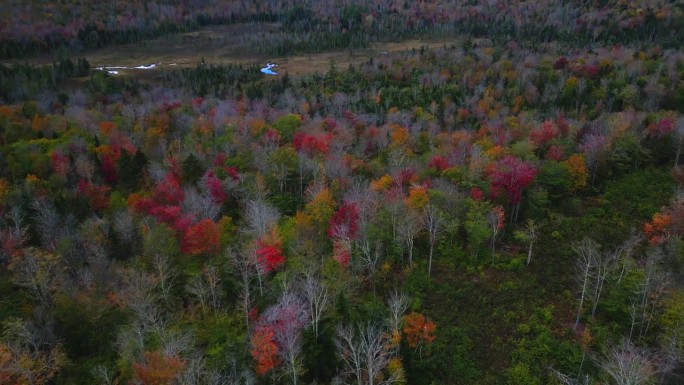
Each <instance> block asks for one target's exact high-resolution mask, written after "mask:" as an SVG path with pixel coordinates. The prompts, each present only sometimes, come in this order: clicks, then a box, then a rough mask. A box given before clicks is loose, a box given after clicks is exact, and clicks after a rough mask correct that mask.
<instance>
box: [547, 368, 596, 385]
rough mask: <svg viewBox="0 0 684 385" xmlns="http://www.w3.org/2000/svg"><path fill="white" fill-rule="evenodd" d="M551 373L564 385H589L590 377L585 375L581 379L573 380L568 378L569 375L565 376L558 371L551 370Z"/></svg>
mask: <svg viewBox="0 0 684 385" xmlns="http://www.w3.org/2000/svg"><path fill="white" fill-rule="evenodd" d="M549 370H550V371H551V374H552V375H553V376H554V377H555V378H556V379H557V380H558V381H560V383H561V384H563V385H589V384H590V382H589V375H588V374H585V375H584V377H580V378H572V377H570V376H568V375H567V374H563V373H561V372H559V371H558V370H556V369H553V368H551V369H549Z"/></svg>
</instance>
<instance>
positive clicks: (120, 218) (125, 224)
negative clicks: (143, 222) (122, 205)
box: [112, 209, 135, 246]
mask: <svg viewBox="0 0 684 385" xmlns="http://www.w3.org/2000/svg"><path fill="white" fill-rule="evenodd" d="M112 225H113V228H114V233H115V234H116V236H117V238H118V239H119V240H120V241H121V242H122V243H123V244H124V245H130V246H133V240H134V239H135V223H134V222H133V214H131V212H130V210H128V209H126V210H121V211H117V212H116V213H115V214H114V217H113V219H112Z"/></svg>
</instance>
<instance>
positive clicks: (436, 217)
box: [423, 203, 445, 278]
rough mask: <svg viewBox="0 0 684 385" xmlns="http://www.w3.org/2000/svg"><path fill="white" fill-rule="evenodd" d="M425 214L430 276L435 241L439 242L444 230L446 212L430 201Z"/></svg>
mask: <svg viewBox="0 0 684 385" xmlns="http://www.w3.org/2000/svg"><path fill="white" fill-rule="evenodd" d="M423 214H424V216H425V219H424V221H425V229H426V230H427V232H428V236H429V242H430V251H429V253H428V278H429V277H430V274H431V273H432V256H433V254H434V250H435V243H436V242H437V237H438V236H439V235H441V234H442V233H443V232H444V230H445V226H444V222H445V220H444V214H443V213H442V212H441V210H440V209H439V208H437V206H435V205H434V204H432V203H428V204H427V205H425V207H424V208H423Z"/></svg>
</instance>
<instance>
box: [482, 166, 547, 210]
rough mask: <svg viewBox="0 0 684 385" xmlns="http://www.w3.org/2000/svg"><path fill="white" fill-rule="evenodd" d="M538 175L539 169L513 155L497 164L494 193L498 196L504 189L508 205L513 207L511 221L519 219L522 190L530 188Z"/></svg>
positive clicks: (494, 173) (493, 181) (492, 177)
mask: <svg viewBox="0 0 684 385" xmlns="http://www.w3.org/2000/svg"><path fill="white" fill-rule="evenodd" d="M536 175H537V169H536V168H534V166H533V165H532V164H531V163H530V162H529V161H525V160H522V159H519V158H516V157H514V156H511V155H506V156H505V157H504V158H503V159H501V160H500V161H498V162H496V167H495V169H494V172H493V173H492V175H491V182H490V183H491V186H492V192H493V193H494V194H496V192H497V191H498V190H499V189H504V190H505V191H506V194H507V198H508V203H510V204H511V205H513V210H511V211H512V216H511V219H512V221H513V223H515V222H516V221H517V219H518V211H519V209H520V201H521V200H522V190H523V189H524V188H526V187H527V186H529V185H530V184H531V183H532V181H533V180H534V177H535V176H536Z"/></svg>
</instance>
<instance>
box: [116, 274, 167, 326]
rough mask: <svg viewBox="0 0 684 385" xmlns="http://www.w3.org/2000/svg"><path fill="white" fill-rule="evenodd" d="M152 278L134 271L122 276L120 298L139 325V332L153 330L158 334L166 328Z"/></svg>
mask: <svg viewBox="0 0 684 385" xmlns="http://www.w3.org/2000/svg"><path fill="white" fill-rule="evenodd" d="M155 286H156V284H155V280H154V278H153V277H152V276H150V275H147V274H145V273H141V272H138V271H135V270H132V271H128V272H127V274H125V275H124V288H123V292H122V293H121V296H120V297H121V298H125V300H126V304H127V307H128V309H129V310H130V311H131V312H132V313H133V315H134V317H135V321H134V322H135V323H138V324H139V325H140V330H141V332H142V333H143V334H144V333H147V331H149V330H153V331H155V332H157V333H160V332H161V331H162V330H163V329H164V327H165V326H166V320H165V319H164V317H163V314H162V311H161V308H160V307H159V306H158V296H157V293H156V290H155Z"/></svg>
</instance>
